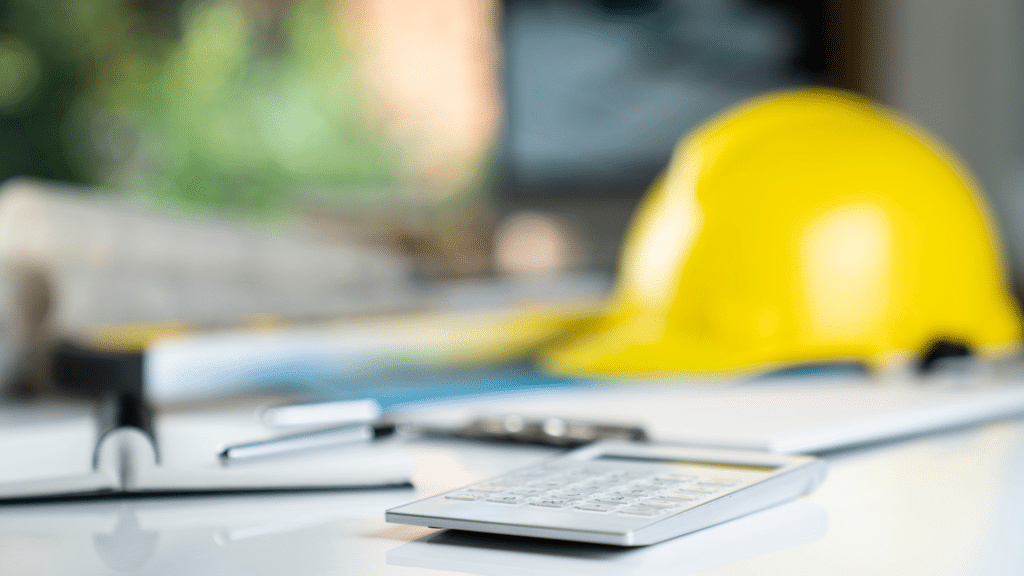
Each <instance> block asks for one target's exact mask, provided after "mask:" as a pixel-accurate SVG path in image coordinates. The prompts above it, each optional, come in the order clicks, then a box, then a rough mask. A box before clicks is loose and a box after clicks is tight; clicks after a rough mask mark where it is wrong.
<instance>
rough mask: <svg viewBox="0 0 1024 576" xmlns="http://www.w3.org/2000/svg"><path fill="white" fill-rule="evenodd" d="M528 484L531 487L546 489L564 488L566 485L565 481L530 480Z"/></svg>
mask: <svg viewBox="0 0 1024 576" xmlns="http://www.w3.org/2000/svg"><path fill="white" fill-rule="evenodd" d="M527 486H529V487H531V488H543V489H544V490H550V489H552V488H563V487H565V483H564V482H530V483H529V484H528V485H527Z"/></svg>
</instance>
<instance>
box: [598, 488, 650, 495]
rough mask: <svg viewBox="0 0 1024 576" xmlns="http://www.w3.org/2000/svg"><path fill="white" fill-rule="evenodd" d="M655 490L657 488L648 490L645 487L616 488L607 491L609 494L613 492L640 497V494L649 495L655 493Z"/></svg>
mask: <svg viewBox="0 0 1024 576" xmlns="http://www.w3.org/2000/svg"><path fill="white" fill-rule="evenodd" d="M656 492H659V490H648V489H646V488H619V489H618V490H615V491H613V492H609V493H610V494H615V495H616V496H633V497H640V496H651V495H653V494H655V493H656Z"/></svg>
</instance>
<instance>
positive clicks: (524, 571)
mask: <svg viewBox="0 0 1024 576" xmlns="http://www.w3.org/2000/svg"><path fill="white" fill-rule="evenodd" d="M409 450H410V452H411V453H412V454H413V456H414V457H415V459H416V461H417V464H418V471H417V474H416V477H415V484H416V488H415V489H411V488H410V489H394V490H384V491H352V492H328V493H305V494H292V495H271V496H266V495H264V496H230V497H224V496H222V497H203V498H165V499H136V500H126V501H93V502H80V503H75V504H69V503H63V504H47V505H17V506H6V507H3V508H0V574H4V575H6V576H22V575H32V576H38V575H43V576H50V575H75V576H88V575H94V574H96V575H98V574H140V575H165V574H166V575H170V574H175V575H177V574H196V575H200V574H201V575H205V576H220V575H225V576H228V575H230V576H235V575H238V576H241V575H250V574H251V575H262V574H268V575H269V574H287V575H290V576H304V575H322V574H357V575H376V574H401V575H405V574H410V575H411V574H416V575H420V574H422V575H438V574H482V575H514V576H532V575H548V574H586V575H587V576H598V575H606V574H607V575H613V574H643V575H645V576H646V575H651V576H655V575H659V574H672V575H675V576H681V575H685V574H695V573H701V574H714V575H733V574H744V575H746V574H758V575H761V576H763V575H772V574H779V575H786V576H794V575H801V574H815V575H817V574H829V575H845V574H858V575H861V574H873V575H884V574H893V575H899V576H906V575H912V574H922V575H924V574H927V575H929V576H933V575H937V574H950V575H961V574H962V575H989V574H1007V575H1009V574H1022V573H1024V546H1021V542H1024V495H1022V488H1024V423H1021V422H1003V423H995V424H989V425H986V426H983V427H980V428H975V429H972V430H968V431H965V432H958V433H948V434H943V435H935V436H929V437H925V438H919V439H916V440H912V441H907V442H902V443H899V444H893V445H888V446H883V447H875V448H872V449H867V450H860V451H857V452H852V453H846V454H842V455H839V456H837V457H834V458H832V459H830V471H829V477H828V479H827V480H826V482H825V484H824V485H823V486H822V487H821V488H820V489H819V490H818V491H817V492H815V493H814V494H813V495H811V496H810V497H807V498H805V499H802V500H799V501H797V502H794V503H791V504H787V505H783V506H781V507H777V508H774V509H770V510H768V511H765V512H762V513H758V514H755V515H752V516H748V517H745V518H743V519H740V520H737V521H733V522H730V523H727V524H723V525H720V526H717V527H713V528H709V529H707V530H704V531H701V532H697V533H694V534H691V535H688V536H684V537H681V538H677V539H675V540H671V541H668V542H666V543H663V544H659V545H655V546H651V547H647V548H640V549H615V548H608V547H602V546H590V545H580V544H573V543H559V542H545V541H540V540H529V539H516V538H507V537H496V536H495V537H491V536H481V535H471V534H467V533H458V532H446V531H438V530H433V529H429V528H421V527H413V526H401V525H392V524H386V523H385V522H384V510H385V509H386V508H389V507H392V506H396V505H398V504H402V503H404V502H407V501H410V500H413V499H416V498H420V497H424V496H428V495H431V494H434V493H437V492H440V491H444V490H447V489H451V488H456V487H458V486H460V485H463V484H465V483H468V482H472V481H475V480H479V479H483V478H486V477H489V476H493V475H496V474H499V473H501V472H503V471H506V470H509V469H512V468H515V467H519V466H523V465H528V464H531V463H533V462H535V461H537V460H539V459H541V458H544V457H546V456H549V455H552V454H554V453H555V451H553V450H549V449H545V448H540V447H523V446H519V447H515V446H495V445H487V444H480V443H462V442H454V441H430V442H427V441H422V442H414V443H411V444H410V445H409Z"/></svg>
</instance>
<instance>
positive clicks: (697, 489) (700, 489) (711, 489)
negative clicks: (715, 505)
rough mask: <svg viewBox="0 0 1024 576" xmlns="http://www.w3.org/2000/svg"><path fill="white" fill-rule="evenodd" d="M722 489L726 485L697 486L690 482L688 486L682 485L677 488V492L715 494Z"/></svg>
mask: <svg viewBox="0 0 1024 576" xmlns="http://www.w3.org/2000/svg"><path fill="white" fill-rule="evenodd" d="M722 490H725V487H724V486H697V485H696V484H689V485H687V486H680V487H679V488H677V489H676V492H680V493H682V494H714V493H715V492H721V491H722Z"/></svg>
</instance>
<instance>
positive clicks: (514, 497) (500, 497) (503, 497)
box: [487, 494, 526, 504]
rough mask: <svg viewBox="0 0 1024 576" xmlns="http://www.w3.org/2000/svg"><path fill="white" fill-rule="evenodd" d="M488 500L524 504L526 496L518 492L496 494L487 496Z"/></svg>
mask: <svg viewBox="0 0 1024 576" xmlns="http://www.w3.org/2000/svg"><path fill="white" fill-rule="evenodd" d="M487 501H488V502H497V503H499V504H522V503H523V502H526V496H520V495H518V494H494V495H492V496H488V497H487Z"/></svg>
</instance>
